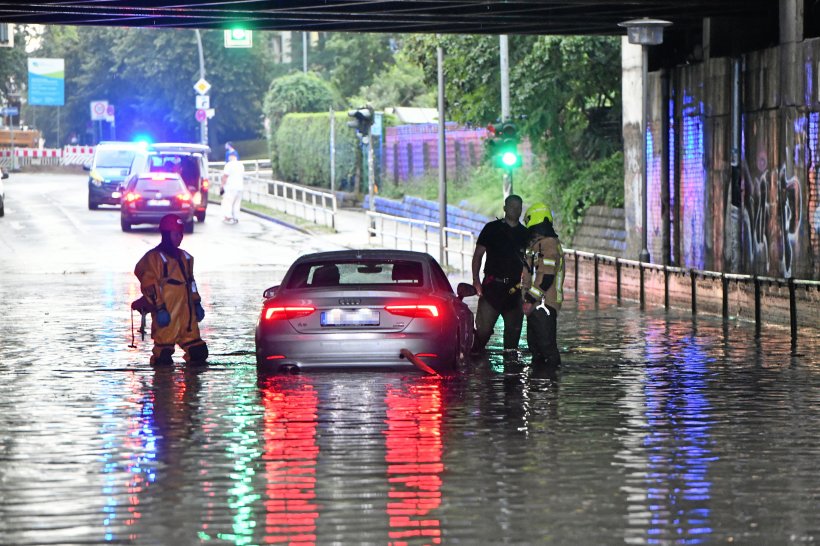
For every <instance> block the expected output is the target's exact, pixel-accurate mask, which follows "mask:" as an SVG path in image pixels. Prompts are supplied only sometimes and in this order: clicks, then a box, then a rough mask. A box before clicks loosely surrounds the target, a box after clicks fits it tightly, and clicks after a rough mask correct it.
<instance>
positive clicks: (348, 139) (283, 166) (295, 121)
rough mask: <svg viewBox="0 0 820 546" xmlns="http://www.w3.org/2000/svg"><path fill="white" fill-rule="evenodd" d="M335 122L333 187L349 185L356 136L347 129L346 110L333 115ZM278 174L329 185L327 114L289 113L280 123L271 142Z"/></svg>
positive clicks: (352, 171)
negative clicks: (274, 150)
mask: <svg viewBox="0 0 820 546" xmlns="http://www.w3.org/2000/svg"><path fill="white" fill-rule="evenodd" d="M334 117H335V122H336V135H335V143H336V145H335V148H336V187H337V188H343V187H349V186H351V185H352V179H353V176H354V172H355V167H356V166H355V160H356V147H357V146H358V139H357V138H356V135H355V133H354V131H351V130H349V129H348V128H347V121H348V119H349V118H348V116H347V113H346V112H336V113H335V114H334ZM273 144H274V146H275V148H276V152H277V154H276V155H277V157H278V160H279V161H278V164H277V174H278V175H279V176H280V177H282V179H283V180H287V181H288V182H295V183H297V184H306V185H308V186H315V187H320V188H330V116H329V114H328V113H326V112H321V113H316V114H288V115H286V116H285V117H284V118H283V119H282V122H281V124H280V125H279V129H278V130H277V131H276V134H275V135H274V142H273Z"/></svg>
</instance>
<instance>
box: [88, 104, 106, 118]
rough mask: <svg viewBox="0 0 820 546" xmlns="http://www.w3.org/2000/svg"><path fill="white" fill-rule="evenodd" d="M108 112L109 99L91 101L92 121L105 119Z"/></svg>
mask: <svg viewBox="0 0 820 546" xmlns="http://www.w3.org/2000/svg"><path fill="white" fill-rule="evenodd" d="M107 112H108V101H107V100H93V101H91V121H104V120H105V118H106V113H107Z"/></svg>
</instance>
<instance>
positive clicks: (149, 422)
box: [0, 274, 820, 546]
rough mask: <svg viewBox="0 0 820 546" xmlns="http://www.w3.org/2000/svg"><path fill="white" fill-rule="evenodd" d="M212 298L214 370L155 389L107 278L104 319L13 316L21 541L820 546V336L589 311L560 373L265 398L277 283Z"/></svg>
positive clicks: (410, 377) (242, 282)
mask: <svg viewBox="0 0 820 546" xmlns="http://www.w3.org/2000/svg"><path fill="white" fill-rule="evenodd" d="M201 282H202V283H203V290H207V291H208V293H210V294H214V295H218V294H223V293H228V292H229V293H230V300H225V301H220V300H217V301H213V302H212V303H211V304H210V305H211V308H209V309H208V318H207V320H208V321H209V322H208V323H207V328H208V330H207V332H208V334H207V335H208V336H210V339H209V344H211V346H212V347H213V348H214V351H213V352H214V357H213V358H212V362H211V365H210V366H208V367H207V368H203V369H196V368H188V367H187V366H185V365H182V364H177V365H176V366H175V367H174V368H169V369H157V370H153V369H151V368H150V367H149V366H147V364H146V362H147V357H148V351H149V348H150V345H149V344H148V343H147V342H142V343H140V342H139V340H138V345H139V348H138V349H136V350H129V349H128V348H127V344H128V343H130V332H129V330H128V326H129V325H130V321H129V318H128V316H127V314H125V313H122V312H121V310H122V307H123V306H124V305H127V302H128V301H130V300H129V298H131V297H132V296H133V293H129V291H131V292H133V282H132V280H131V279H130V278H127V279H126V278H122V279H117V278H116V277H115V278H101V279H100V282H99V283H98V285H96V286H98V288H99V290H100V293H101V296H100V297H101V298H102V299H103V301H105V302H106V304H105V305H104V306H102V308H100V309H95V308H94V307H93V305H92V304H91V303H89V302H88V297H87V296H88V286H89V284H88V282H87V279H76V280H75V279H66V280H65V282H64V284H63V286H62V288H63V292H64V298H65V299H66V302H67V305H66V307H65V308H62V307H58V308H54V307H53V306H52V305H49V302H47V301H45V300H44V299H43V298H39V297H36V294H34V293H33V292H32V293H29V292H27V290H33V288H32V289H29V288H28V287H27V286H25V285H23V284H21V287H20V290H21V295H20V301H24V302H25V303H26V305H25V306H24V307H21V308H17V307H15V308H11V309H8V310H6V312H5V313H3V314H0V332H3V336H4V337H3V340H2V341H3V343H2V345H0V522H2V524H0V543H2V544H44V543H51V544H74V543H83V544H102V543H133V544H179V545H182V544H191V543H196V542H213V543H229V544H331V543H338V544H396V545H399V544H407V545H413V546H415V545H424V544H444V543H463V544H502V543H507V544H567V543H578V544H611V543H622V542H626V543H629V544H672V543H674V544H677V543H686V544H696V543H714V542H735V543H783V542H789V541H803V542H810V541H812V540H816V539H817V531H818V529H820V505H818V495H817V492H818V491H820V474H818V472H817V462H816V461H817V460H820V437H819V436H818V435H817V430H819V429H820V413H818V411H817V408H820V388H819V387H820V362H818V357H817V355H818V349H820V336H818V335H817V333H813V332H806V333H804V336H803V338H802V339H803V342H802V345H801V354H800V355H791V354H790V343H789V338H788V331H785V330H784V331H780V330H776V329H770V330H765V331H764V332H763V334H762V336H761V337H760V338H755V336H754V330H753V327H748V326H747V325H738V324H733V323H729V324H726V325H724V324H723V323H722V322H720V321H712V320H710V319H699V320H698V321H696V322H693V321H692V320H691V318H690V317H689V316H686V315H680V316H676V315H674V314H669V315H667V314H664V313H659V312H653V313H648V314H642V313H640V312H639V311H638V310H637V309H635V308H631V307H627V306H617V305H604V304H600V305H595V304H594V303H590V302H589V301H587V300H581V301H578V302H577V303H576V302H574V301H572V300H570V301H568V302H567V303H566V304H565V308H564V310H563V311H562V314H561V323H560V336H559V339H560V342H561V344H562V348H563V351H564V358H563V361H564V366H563V367H562V368H561V369H560V370H555V369H546V368H537V369H534V368H532V367H530V365H529V357H528V355H526V354H522V356H521V357H520V358H519V359H518V360H514V359H513V360H507V361H505V360H504V359H503V357H502V355H501V354H500V352H497V351H494V350H491V351H490V354H489V355H488V356H487V357H486V358H484V359H479V360H476V361H474V362H473V363H472V364H471V365H470V366H469V367H467V368H466V369H465V370H464V372H463V373H462V374H461V375H459V376H457V377H455V378H453V379H441V378H431V377H427V376H423V375H421V374H420V373H416V372H408V373H406V374H404V373H366V372H365V373H355V372H340V373H335V372H323V373H310V374H302V375H285V376H265V375H263V376H258V375H257V373H256V369H255V365H254V361H253V354H252V351H253V340H252V332H253V327H252V325H250V326H249V319H248V317H249V316H252V315H253V314H254V313H253V312H250V311H247V315H243V314H242V313H245V312H246V311H245V310H247V309H251V310H255V309H257V308H258V304H259V302H258V290H256V289H255V288H256V287H258V286H267V285H269V284H270V283H268V282H266V279H261V280H260V279H257V278H255V277H254V276H253V275H251V274H248V277H247V278H240V279H237V278H235V277H234V276H231V277H227V276H226V277H225V278H220V277H219V276H216V278H211V279H208V280H207V281H201ZM227 287H231V290H227ZM243 287H246V288H243ZM242 290H245V291H244V292H243V291H242ZM117 294H121V296H118V295H117ZM77 309H79V313H77V312H76V310H77ZM94 313H96V315H94V316H89V315H90V314H91V315H93V314H94ZM41 324H44V325H45V330H44V329H43V328H40V325H41ZM94 324H96V325H97V326H93V327H92V325H94ZM498 330H499V333H500V328H499V329H498ZM44 332H45V333H47V335H44ZM223 333H224V335H221V334H223ZM112 340H113V341H112ZM55 343H57V344H59V346H60V347H61V351H62V356H61V359H60V361H59V363H58V364H57V365H56V366H55V364H54V362H53V358H49V357H48V356H47V354H48V353H49V351H51V350H52V349H53V347H54V344H55ZM498 345H499V340H498V339H495V338H494V339H493V340H492V342H491V348H493V347H497V346H498ZM522 346H525V343H524V342H523V340H522Z"/></svg>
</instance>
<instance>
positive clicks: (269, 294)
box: [262, 285, 279, 300]
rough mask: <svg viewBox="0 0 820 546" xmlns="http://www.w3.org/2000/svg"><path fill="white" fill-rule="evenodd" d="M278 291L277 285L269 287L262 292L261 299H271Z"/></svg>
mask: <svg viewBox="0 0 820 546" xmlns="http://www.w3.org/2000/svg"><path fill="white" fill-rule="evenodd" d="M278 291H279V285H276V286H271V287H270V288H268V289H266V290H265V291H264V292H262V297H263V298H265V299H266V300H269V299H271V298H272V297H274V296H276V292H278Z"/></svg>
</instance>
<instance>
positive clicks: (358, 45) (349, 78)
mask: <svg viewBox="0 0 820 546" xmlns="http://www.w3.org/2000/svg"><path fill="white" fill-rule="evenodd" d="M396 43H397V42H396V38H395V37H394V36H393V35H390V34H366V33H365V34H353V33H344V32H335V33H333V34H331V35H330V38H329V39H328V41H327V43H326V44H325V57H326V58H327V59H328V60H329V62H328V64H327V65H326V66H328V67H330V68H329V72H330V81H331V82H332V83H333V85H335V86H336V88H337V89H338V90H339V91H340V92H341V94H342V96H343V97H352V96H353V95H356V94H357V93H358V92H359V90H360V89H361V88H362V87H364V86H367V85H370V84H371V83H372V82H373V80H374V77H375V76H376V74H378V73H380V72H381V71H382V70H384V69H385V67H387V66H388V65H390V64H393V63H394V61H393V50H394V47H395V44H396Z"/></svg>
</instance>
